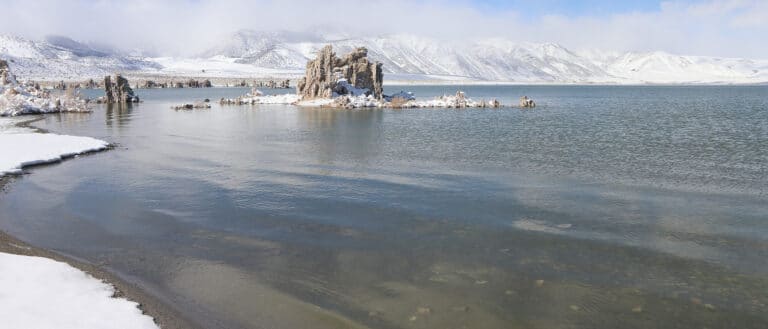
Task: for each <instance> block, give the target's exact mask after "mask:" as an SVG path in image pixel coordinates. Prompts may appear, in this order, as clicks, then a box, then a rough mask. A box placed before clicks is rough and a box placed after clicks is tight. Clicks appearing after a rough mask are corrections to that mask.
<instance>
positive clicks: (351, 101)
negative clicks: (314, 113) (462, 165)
mask: <svg viewBox="0 0 768 329" xmlns="http://www.w3.org/2000/svg"><path fill="white" fill-rule="evenodd" d="M296 105H299V106H309V107H335V108H348V109H355V108H484V107H491V108H498V107H501V103H500V102H498V101H497V100H495V99H492V100H490V101H486V100H480V101H475V100H472V99H471V98H468V97H466V95H465V94H464V92H461V91H459V92H457V93H456V94H455V95H443V96H440V97H436V98H434V99H430V100H421V101H420V100H417V99H416V98H415V97H414V96H413V93H407V92H402V91H401V92H399V93H397V94H394V95H392V96H386V97H385V98H384V100H378V99H376V98H374V97H372V96H364V95H358V96H337V97H335V98H318V99H310V100H304V101H299V102H297V103H296Z"/></svg>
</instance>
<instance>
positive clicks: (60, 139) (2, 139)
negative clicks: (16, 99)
mask: <svg viewBox="0 0 768 329" xmlns="http://www.w3.org/2000/svg"><path fill="white" fill-rule="evenodd" d="M15 122H16V121H14V120H10V119H2V121H0V152H2V157H0V176H3V175H7V174H19V173H21V169H22V168H24V167H26V166H32V165H37V164H43V163H51V162H58V161H61V160H62V159H63V158H65V157H69V156H74V155H78V154H82V153H87V152H94V151H100V150H104V149H106V148H107V147H108V146H109V144H108V143H107V142H105V141H102V140H98V139H95V138H90V137H79V136H68V135H57V134H39V133H33V132H31V130H29V129H19V128H14V127H13V124H14V123H15Z"/></svg>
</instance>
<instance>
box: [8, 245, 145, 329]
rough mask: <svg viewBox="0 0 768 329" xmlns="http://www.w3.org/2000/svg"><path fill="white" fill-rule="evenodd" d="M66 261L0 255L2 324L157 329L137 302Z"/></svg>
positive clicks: (30, 328)
mask: <svg viewBox="0 0 768 329" xmlns="http://www.w3.org/2000/svg"><path fill="white" fill-rule="evenodd" d="M114 293H115V290H114V288H113V287H112V286H110V285H108V284H106V283H104V282H101V281H99V280H97V279H95V278H93V277H91V276H90V275H88V274H86V273H85V272H82V271H80V270H78V269H76V268H74V267H72V266H70V265H68V264H66V263H62V262H57V261H55V260H52V259H48V258H42V257H31V256H19V255H11V254H6V253H0V319H2V320H1V321H2V327H3V328H24V329H48V328H57V329H68V328H72V329H90V328H94V329H96V328H98V329H109V328H115V329H118V328H119V329H145V328H146V329H150V328H152V329H156V328H158V326H157V325H155V323H154V321H153V320H152V318H151V317H149V316H147V315H144V314H142V313H141V311H140V310H139V309H138V307H137V306H138V304H137V303H134V302H131V301H128V300H126V299H122V298H113V297H112V296H113V294H114Z"/></svg>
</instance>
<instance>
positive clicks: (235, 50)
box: [0, 30, 768, 84]
mask: <svg viewBox="0 0 768 329" xmlns="http://www.w3.org/2000/svg"><path fill="white" fill-rule="evenodd" d="M326 44H331V45H333V46H334V49H335V51H336V52H337V53H339V54H343V53H346V52H348V51H350V50H352V49H354V48H356V47H366V48H368V54H369V57H370V58H371V59H373V60H377V61H380V62H382V63H383V64H384V71H385V81H386V80H390V81H392V80H396V81H405V80H427V81H446V80H447V81H458V82H462V81H465V82H511V83H575V84H589V83H608V84H611V83H617V84H628V83H631V84H635V83H640V84H642V83H671V84H674V83H685V84H729V83H766V82H768V60H754V59H738V58H717V57H705V56H683V55H674V54H669V53H666V52H661V51H656V52H612V51H598V50H591V51H575V50H571V49H568V48H565V47H563V46H561V45H558V44H553V43H515V42H511V41H509V40H505V39H500V38H499V39H482V40H470V41H443V40H437V39H432V38H425V37H419V36H414V35H403V34H398V35H383V36H375V37H328V36H324V35H322V34H318V33H302V32H288V31H267V32H263V31H250V30H242V31H238V32H235V33H233V34H232V35H231V36H230V37H228V38H226V39H224V40H221V41H220V42H219V43H218V44H215V45H212V46H211V47H210V48H209V49H208V50H206V51H204V52H202V53H200V54H197V55H195V56H187V57H156V56H155V57H149V56H146V55H144V54H142V53H141V52H134V53H128V52H125V51H121V50H118V49H115V48H113V47H109V46H104V45H95V44H87V43H82V42H78V41H75V40H72V39H70V38H67V37H62V36H50V37H47V38H45V39H44V40H39V41H33V40H27V39H24V38H20V37H15V36H2V35H0V57H4V58H7V59H9V60H10V61H11V62H12V66H13V70H14V72H15V73H16V74H17V75H18V76H19V77H21V78H30V79H46V80H57V79H64V80H75V79H82V78H89V77H100V76H103V75H106V74H110V73H114V72H123V73H125V74H152V75H168V76H197V77H205V76H211V77H237V78H240V77H242V78H246V77H248V78H265V77H274V78H282V77H291V78H292V77H297V76H300V75H302V73H303V69H304V67H305V65H306V62H307V60H308V59H310V58H314V54H315V52H316V51H317V50H318V49H320V48H321V47H322V46H324V45H326Z"/></svg>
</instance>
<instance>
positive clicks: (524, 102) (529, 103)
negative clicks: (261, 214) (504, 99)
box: [520, 96, 536, 108]
mask: <svg viewBox="0 0 768 329" xmlns="http://www.w3.org/2000/svg"><path fill="white" fill-rule="evenodd" d="M520 107H527V108H534V107H536V102H534V101H533V100H532V99H530V98H528V96H523V97H520Z"/></svg>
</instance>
